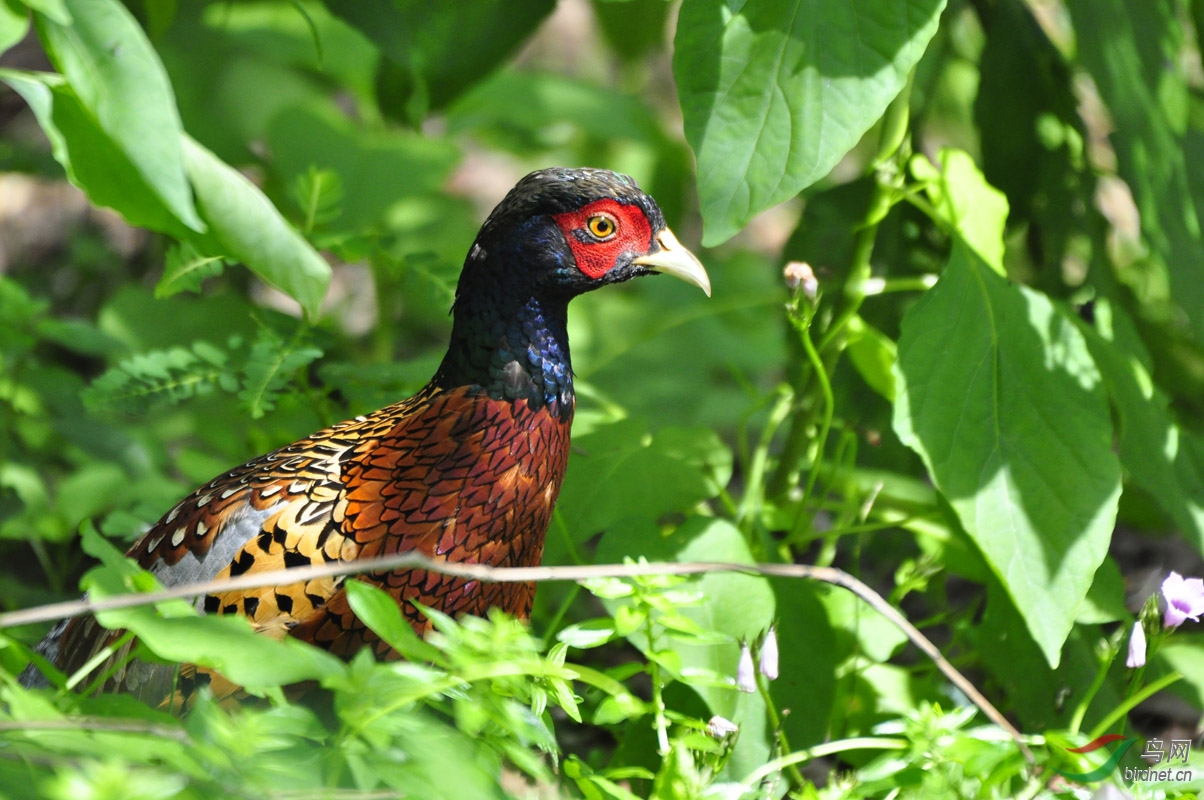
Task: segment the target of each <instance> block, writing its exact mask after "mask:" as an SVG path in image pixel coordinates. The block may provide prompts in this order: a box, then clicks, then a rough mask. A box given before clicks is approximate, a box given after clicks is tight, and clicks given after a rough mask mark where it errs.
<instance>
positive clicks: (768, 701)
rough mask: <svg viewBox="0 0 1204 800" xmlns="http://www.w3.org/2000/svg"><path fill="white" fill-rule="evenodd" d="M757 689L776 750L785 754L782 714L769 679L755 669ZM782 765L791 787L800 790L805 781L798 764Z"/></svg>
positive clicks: (787, 747) (784, 730) (786, 750)
mask: <svg viewBox="0 0 1204 800" xmlns="http://www.w3.org/2000/svg"><path fill="white" fill-rule="evenodd" d="M757 689H758V690H759V691H760V692H761V699H762V700H763V701H764V702H765V712H766V713H767V714H768V715H769V724H770V725H771V726H772V727H773V731H774V735H775V736H776V737H777V740H778V752H779V753H781V754H783V755H785V754H786V753H789V752H790V742H789V740H788V739H787V738H786V729H785V728H784V727H782V715H781V714H779V713H778V707H777V705H776V704H775V703H774V702H773V696H772V695H770V693H769V681H768V679H766V677H765V676H764V675H762V674H761V672H760V670H758V671H757ZM782 766H783V768H784V769H785V771H786V779H787V780H788V781H790V787H791V789H793V790H794V791H796V792H801V791H802V790H803V787H804V786H806V785H807V782H806V780H805V779H804V778H803V774H802V773H801V772H799V771H798V766H797V765H796V764H795V763H794V762H790V763H786V764H783V765H782Z"/></svg>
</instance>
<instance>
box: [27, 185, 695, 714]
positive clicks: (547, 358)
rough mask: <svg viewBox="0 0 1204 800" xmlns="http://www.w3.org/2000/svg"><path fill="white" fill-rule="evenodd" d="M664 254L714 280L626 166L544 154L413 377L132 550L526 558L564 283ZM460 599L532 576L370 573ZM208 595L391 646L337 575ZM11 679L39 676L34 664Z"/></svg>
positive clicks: (500, 603) (568, 290) (544, 494)
mask: <svg viewBox="0 0 1204 800" xmlns="http://www.w3.org/2000/svg"><path fill="white" fill-rule="evenodd" d="M657 272H662V273H668V274H670V275H675V276H677V277H679V278H682V279H684V280H686V281H688V282H690V283H692V284H694V285H696V286H698V287H700V288H701V289H702V290H703V291H705V292H706V293H707V294H708V295H709V294H710V282H709V279H708V277H707V274H706V271H705V270H704V269H703V267H702V265H701V264H700V263H699V261H698V259H696V258H695V257H694V256H693V255H692V254H691V253H690V252H689V251H688V250H686V249H685V248H683V247H682V246H681V245H680V244H679V243H678V241H677V239H676V237H674V235H673V233H672V232H671V231H670V230H669V229H668V228H667V227H666V226H665V220H664V216H663V215H662V213H661V210H660V208H659V207H658V206H657V204H656V202H655V201H653V200H652V198H650V197H649V196H648V195H646V194H644V193H643V192H642V191H640V190H639V188H638V187H637V186H636V184H635V181H633V180H632V179H631V178H629V177H627V176H624V175H618V174H616V173H613V172H609V171H606V170H597V169H545V170H540V171H538V172H533V173H531V174H530V175H528V176H527V177H525V178H523V179H522V180H521V181H520V182H519V183H518V184H517V185H516V186H515V187H514V188H513V189H512V190H511V191H510V193H509V194H507V195H506V197H505V199H503V200H502V202H501V203H500V204H499V205H498V206H497V208H495V209H494V210H493V213H491V214H490V215H489V218H488V219H487V220H486V221H485V224H484V225H483V226H482V228H481V230H480V233H479V234H478V235H477V238H476V241H475V242H474V243H473V245H472V247H471V249H470V250H469V252H468V256H467V258H466V260H465V262H464V268H463V271H462V273H461V275H460V282H459V286H458V288H457V290H456V300H455V303H454V305H453V308H452V316H453V319H454V321H453V327H452V335H451V343H450V346H449V348H448V351H447V355H446V356H445V357H444V358H443V362H442V363H441V364H440V366H439V368H438V370H437V371H436V372H435V375H434V377H433V378H432V379H431V381H430V383H428V384H427V385H426V387H425V388H423V389H422V390H421V391H420V392H419V393H418V394H416V395H415V396H413V397H411V398H409V399H408V400H403V401H402V402H400V403H397V404H395V405H391V406H388V407H386V408H383V409H381V410H379V411H377V412H375V413H372V414H369V415H367V416H362V417H357V418H355V419H352V420H348V421H346V422H342V423H340V424H338V425H335V426H333V427H331V428H327V429H326V430H322V431H319V432H317V433H315V434H313V435H312V436H310V437H309V438H307V439H303V440H301V441H299V442H296V443H294V444H291V445H289V446H287V447H284V448H281V449H279V450H276V451H275V452H272V453H268V454H267V455H264V456H261V457H259V458H257V459H255V460H253V461H249V462H247V463H246V464H243V465H242V466H240V467H236V468H234V469H232V470H230V471H229V472H227V473H225V474H224V475H221V476H219V477H217V478H215V479H214V480H212V481H210V482H209V483H207V484H205V485H204V486H202V487H201V488H200V489H197V490H196V491H195V492H193V493H192V494H190V495H189V496H188V497H186V498H184V499H183V500H182V501H180V503H179V504H177V505H176V506H175V507H174V508H172V509H171V510H170V511H168V512H167V514H166V515H164V517H163V518H162V519H160V520H159V521H158V522H157V523H156V524H155V525H154V526H153V527H152V528H151V529H150V530H149V531H148V532H147V533H146V535H145V536H143V537H142V539H141V540H140V541H138V543H137V544H135V545H134V546H133V547H132V548H131V549H130V551H129V553H128V555H129V556H130V557H131V558H133V559H135V560H136V561H137V562H138V563H139V564H141V565H142V566H143V567H144V568H145V569H148V570H150V571H151V572H152V573H154V574H155V575H156V576H157V577H158V578H159V580H160V581H161V582H162V583H164V584H165V585H167V586H174V585H180V584H186V583H194V582H199V581H207V580H211V579H214V578H222V577H225V576H237V575H242V574H245V573H248V572H255V571H263V570H272V569H280V568H285V567H296V566H301V565H308V564H311V563H320V562H324V561H326V562H328V561H349V560H354V559H363V558H371V557H373V556H378V555H384V554H391V553H398V552H406V551H419V552H421V553H424V554H426V555H427V556H430V557H432V558H435V559H447V560H449V561H462V562H472V563H480V564H489V565H493V566H529V565H534V564H538V563H539V561H540V558H541V557H542V554H543V545H544V535H545V533H546V531H547V527H548V523H549V521H550V519H551V515H552V507H553V505H554V504H555V502H556V497H557V494H558V492H559V490H560V484H561V480H562V479H563V477H564V473H565V467H566V464H567V462H568V455H569V428H570V425H571V422H572V418H573V406H574V394H573V373H572V366H571V363H570V360H569V343H568V335H567V332H566V327H565V323H566V316H567V307H568V302H569V300H571V299H572V298H573V297H575V296H577V295H579V294H582V293H583V292H587V291H591V290H593V289H596V288H598V287H600V286H605V285H607V284H612V283H620V282H622V281H626V280H629V279H631V278H635V277H638V276H641V275H648V274H652V273H657ZM362 579H363V580H367V581H370V582H372V583H375V584H376V585H378V586H380V587H381V588H383V589H385V590H386V591H388V592H389V593H390V594H392V595H393V596H394V597H395V598H396V599H397V602H398V603H399V604H400V606H401V609H402V611H403V613H404V614H405V616H406V618H407V619H408V620H409V621H410V623H411V624H412V625H414V627H415V628H416V629H418V630H419V631H421V630H422V629H423V627H424V625H425V623H426V620H425V617H423V616H422V615H421V614H420V613H419V612H418V610H417V609H416V608H415V606H414V605H413V604H412V603H411V602H410V601H412V600H417V601H420V602H421V603H423V604H425V605H428V606H432V607H434V608H437V609H440V610H442V611H444V612H446V613H449V614H452V615H461V614H477V615H480V614H484V613H485V612H486V611H487V610H488V609H489V608H491V607H494V606H497V607H500V608H503V609H505V610H506V611H509V612H510V613H512V614H515V615H519V616H526V615H528V614H529V613H530V610H531V602H532V598H533V596H534V592H535V587H534V585H533V584H515V583H507V584H499V583H482V582H479V581H472V580H463V579H455V578H449V577H446V576H443V575H440V574H437V573H432V572H426V571H423V570H416V569H415V570H399V571H394V572H387V573H370V574H367V575H365V576H363V577H362ZM197 605H198V607H199V608H202V609H203V610H204V611H205V612H208V613H220V614H242V615H245V616H246V617H247V618H248V619H250V620H251V622H252V624H253V625H254V626H255V627H256V628H257V629H259V630H262V631H264V632H266V633H268V634H269V635H276V636H284V635H291V636H295V637H297V638H300V639H303V640H305V641H309V642H312V643H314V644H316V645H318V646H320V647H324V648H327V649H329V650H330V651H332V652H334V653H337V654H340V655H344V656H346V655H350V654H352V653H354V652H355V651H357V650H358V649H360V648H361V647H363V646H365V645H367V646H372V647H374V648H376V650H377V651H378V652H379V653H381V654H382V655H386V656H388V655H390V653H389V652H388V648H387V646H385V645H384V644H383V643H382V642H380V641H379V640H378V639H377V638H376V637H375V636H373V635H372V633H371V631H369V630H368V629H367V628H366V627H365V626H364V625H363V624H362V623H361V622H360V621H359V620H358V619H356V617H355V615H354V614H353V613H352V611H351V609H350V607H349V604H348V602H347V598H346V594H345V591H344V589H343V588H342V579H341V578H339V579H324V580H317V581H311V582H308V583H303V584H293V585H288V586H275V587H271V588H267V589H254V590H248V591H234V592H226V593H219V594H210V595H207V596H205V597H203V598H200V599H198V600H197ZM114 638H115V634H113V633H110V632H108V631H105V630H104V629H103V628H101V627H100V626H98V625H97V624H96V623H95V622H94V621H93V620H92V619H91V618H90V617H85V618H79V619H75V620H72V621H69V622H66V623H63V624H60V625H59V626H58V627H57V628H56V629H55V630H53V631H51V633H50V634H49V635H48V636H47V637H46V639H44V640H43V642H42V643H41V644H40V645H39V651H40V652H41V653H42V654H43V655H45V656H46V657H47V659H48V660H50V661H51V662H52V663H54V664H55V665H56V666H58V667H59V668H60V669H62V670H65V671H67V672H68V673H70V672H72V671H74V670H77V669H79V668H80V667H81V666H82V665H84V664H85V663H87V662H88V660H89V659H91V658H92V657H93V655H94V654H96V653H97V652H99V650H100V649H101V648H102V647H104V646H105V645H107V644H109V643H111V642H112V641H113V639H114ZM23 679H24V680H25V682H26V683H28V684H31V685H32V684H39V683H40V684H42V685H44V679H43V678H42V676H41V675H40V674H38V673H36V672H35V671H34V670H33V668H32V667H31V668H30V669H29V670H27V672H26V674H25V675H24V676H23ZM172 680H173V675H172V672H171V670H170V668H167V667H162V666H156V665H150V664H143V663H139V662H135V663H134V664H132V665H130V666H129V667H128V668H123V669H122V670H120V671H119V672H118V673H116V674H115V676H114V679H113V680H112V681H111V682H110V688H112V689H117V690H125V691H130V692H133V693H135V694H137V695H139V696H141V697H143V698H144V699H147V700H150V701H152V702H155V701H158V700H159V699H162V698H164V697H166V696H168V695H169V694H170V692H171V686H172Z"/></svg>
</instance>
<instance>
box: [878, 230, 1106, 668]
mask: <svg viewBox="0 0 1204 800" xmlns="http://www.w3.org/2000/svg"><path fill="white" fill-rule="evenodd" d="M896 379H897V384H898V387H899V394H898V398H897V400H896V403H895V410H894V427H895V431H896V432H897V433H898V434H899V438H900V439H901V440H902V441H903V442H904V443H905V444H907V445H908V446H909V447H911V448H912V449H913V450H915V451H916V452H917V453H919V455H920V457H921V458H922V459H923V460H924V463H925V466H927V468H928V472H929V474H930V475H931V477H932V479H933V481H934V482H935V483H936V485H937V488H939V489H940V490H941V492H942V494H944V495H945V497H946V498H947V499H948V500H949V502H950V504H951V505H952V506H953V508H954V510H955V511H956V512H957V515H958V518H959V519H960V520H961V523H962V526H963V527H964V528H965V529H966V532H967V533H969V534H970V536H971V538H973V539H974V541H975V543H976V544H977V545H978V547H979V548H980V549H981V550H982V552H983V555H984V556H985V557H986V560H987V562H988V563H989V564H990V566H991V568H992V570H993V571H994V572H995V574H996V575H998V576H999V579H1000V581H1001V582H1002V584H1003V586H1004V587H1005V588H1006V590H1007V592H1008V594H1009V595H1010V596H1011V599H1012V602H1013V603H1015V605H1016V608H1017V610H1018V611H1019V612H1020V614H1021V616H1022V617H1023V618H1024V620H1025V622H1026V623H1027V625H1028V629H1029V632H1030V633H1031V634H1032V636H1033V638H1034V640H1035V641H1036V642H1037V644H1038V645H1040V647H1041V650H1042V652H1043V653H1044V655H1045V658H1046V659H1047V660H1048V662H1049V663H1050V664H1051V665H1054V666H1056V665H1057V664H1058V660H1059V658H1060V652H1061V648H1062V643H1063V642H1064V641H1065V640H1066V636H1067V635H1068V634H1069V632H1070V629H1071V627H1072V626H1073V624H1074V619H1075V615H1076V614H1077V613H1078V610H1079V607H1080V605H1081V604H1082V603H1083V598H1084V597H1085V596H1086V594H1087V590H1088V588H1089V587H1090V586H1091V581H1092V577H1093V576H1094V575H1095V571H1096V569H1097V568H1098V567H1099V565H1100V564H1101V563H1102V561H1103V559H1104V557H1105V556H1106V555H1107V551H1108V542H1109V539H1110V538H1111V534H1112V525H1113V522H1114V521H1115V517H1116V503H1117V499H1118V497H1119V494H1120V465H1119V463H1118V461H1117V458H1116V454H1115V453H1113V452H1112V423H1111V419H1110V416H1109V413H1108V407H1107V404H1106V403H1105V401H1104V393H1103V385H1102V382H1101V378H1100V375H1099V372H1098V370H1097V369H1096V367H1095V364H1094V363H1093V362H1092V360H1091V357H1090V355H1089V353H1088V351H1087V345H1086V343H1085V342H1084V341H1083V337H1082V335H1081V334H1080V333H1079V331H1078V330H1077V329H1076V328H1075V327H1074V325H1073V323H1071V322H1070V321H1069V320H1067V319H1066V318H1065V317H1063V316H1062V314H1060V313H1059V312H1058V311H1057V310H1056V309H1055V308H1054V307H1053V305H1052V304H1051V303H1050V302H1049V300H1048V299H1047V298H1046V297H1045V296H1044V295H1040V294H1037V293H1035V292H1032V291H1030V290H1028V289H1025V288H1023V287H1017V286H1014V285H1012V284H1009V283H1008V282H1006V281H1004V280H1003V279H1002V278H1000V277H999V276H998V275H996V274H994V272H992V271H991V270H990V268H989V267H987V266H986V265H985V264H984V263H983V262H982V261H980V260H979V259H977V258H975V257H974V256H973V255H972V254H971V253H970V252H969V251H968V250H967V249H966V248H965V247H964V246H962V245H960V244H955V245H954V249H953V253H952V255H951V256H950V259H949V264H948V266H947V267H946V269H945V273H944V275H943V276H942V277H941V279H940V281H939V282H938V283H937V285H936V286H935V287H933V288H932V289H931V290H929V291H928V293H927V294H926V295H925V296H924V298H923V299H922V300H921V301H920V302H919V303H917V304H916V306H915V307H914V308H912V309H911V310H910V311H909V312H908V313H907V315H906V316H905V317H904V318H903V324H902V335H901V337H900V340H899V364H898V369H897V373H896Z"/></svg>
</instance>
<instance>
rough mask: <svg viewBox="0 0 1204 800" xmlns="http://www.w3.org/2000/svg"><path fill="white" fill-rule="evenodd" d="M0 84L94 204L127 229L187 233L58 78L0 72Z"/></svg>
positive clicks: (36, 74)
mask: <svg viewBox="0 0 1204 800" xmlns="http://www.w3.org/2000/svg"><path fill="white" fill-rule="evenodd" d="M0 80H3V81H4V82H5V83H7V84H8V85H9V86H11V87H12V88H13V89H14V90H16V91H17V93H19V94H20V95H21V97H23V98H24V99H25V102H27V103H28V104H29V107H30V108H31V109H32V110H33V113H34V115H35V116H36V117H37V119H38V124H39V125H41V127H42V130H43V132H45V134H46V137H47V138H48V139H50V144H51V147H52V148H53V152H54V158H55V160H56V161H58V162H59V163H60V164H62V166H63V169H65V170H66V171H67V178H68V179H69V180H70V181H71V183H73V184H74V185H76V186H78V187H79V188H80V189H83V190H84V191H85V192H86V193H87V194H88V197H89V199H91V200H92V202H94V203H96V204H97V205H102V206H108V207H109V208H112V209H115V210H117V211H119V212H120V213H121V215H122V216H124V217H125V218H126V219H127V220H128V221H129V222H130V224H131V225H137V226H139V227H144V228H151V229H152V230H157V231H161V232H164V233H169V234H171V235H173V236H187V235H188V234H189V230H188V229H187V228H186V227H184V225H183V224H182V223H181V222H180V220H179V219H178V218H177V217H176V215H175V214H173V213H172V211H171V210H169V209H168V207H167V206H166V205H165V204H164V203H163V201H162V200H160V199H159V197H158V196H157V194H156V193H155V192H154V190H153V189H152V187H151V185H150V184H149V183H148V182H147V181H146V179H145V178H144V176H143V175H142V174H141V173H140V172H139V171H138V169H137V167H136V166H135V165H134V163H133V162H132V161H131V160H130V158H129V156H128V155H127V154H126V153H125V151H123V150H122V149H121V147H120V145H119V144H118V143H117V142H115V141H114V140H113V139H112V138H110V136H109V135H108V133H106V132H105V131H104V130H103V129H102V128H101V127H100V126H99V125H98V124H97V121H96V119H95V118H94V117H93V116H92V115H91V114H90V113H88V110H87V109H86V108H85V107H84V106H83V104H82V103H81V102H80V100H79V98H78V97H77V96H76V94H75V92H74V90H72V88H71V87H70V86H69V85H67V83H66V82H65V81H64V80H63V78H62V76H60V75H53V74H50V73H38V72H20V71H17V70H4V69H0Z"/></svg>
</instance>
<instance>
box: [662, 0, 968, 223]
mask: <svg viewBox="0 0 1204 800" xmlns="http://www.w3.org/2000/svg"><path fill="white" fill-rule="evenodd" d="M944 7H945V0H756V2H747V1H746V0H688V2H686V3H684V4H683V5H682V8H681V16H680V17H679V19H678V22H677V38H676V40H675V48H676V52H675V54H674V57H673V73H674V75H675V76H676V77H677V89H678V93H679V94H680V96H681V107H682V114H683V115H684V117H685V130H686V140H687V141H688V142H689V143H690V146H691V147H692V148H694V154H695V156H696V157H697V160H698V193H699V196H700V198H701V200H702V215H703V219H704V220H705V222H706V236H705V237H703V244H706V245H716V244H719V243H720V242H722V241H724V240H726V239H727V238H728V237H730V236H731V235H732V234H734V233H736V232H737V231H738V230H740V228H742V227H743V226H744V225H745V224H746V223H748V221H749V220H751V219H752V218H753V216H755V215H756V214H757V213H759V212H761V211H764V210H765V209H767V208H769V207H770V206H772V205H775V204H777V203H780V202H782V201H783V200H786V199H788V198H790V197H793V196H794V195H795V194H797V193H798V192H800V191H802V190H803V189H805V188H806V187H807V186H810V185H811V184H812V183H814V182H815V181H817V180H819V179H820V178H822V177H823V176H824V175H826V174H828V171H829V170H831V169H832V167H834V166H835V165H836V162H837V161H839V160H840V159H841V157H843V156H844V154H845V153H847V152H848V151H849V150H850V149H852V147H853V145H855V144H857V141H858V140H859V139H860V138H861V137H862V135H864V134H865V132H866V131H867V130H869V128H870V126H871V125H873V124H874V122H875V121H876V120H877V119H878V117H880V116H881V115H882V113H883V112H884V111H885V110H886V107H887V105H888V104H889V103H890V101H891V100H893V99H894V97H895V95H897V94H898V93H899V91H900V90H901V89H902V88H903V85H904V83H905V82H906V81H907V75H908V73H909V72H910V71H911V68H912V67H913V66H915V64H916V62H917V61H919V60H920V56H921V55H923V53H924V48H925V47H927V46H928V41H929V39H931V38H932V35H933V34H934V33H935V32H936V28H937V20H938V18H939V17H940V13H941V10H942V9H943V8H944Z"/></svg>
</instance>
